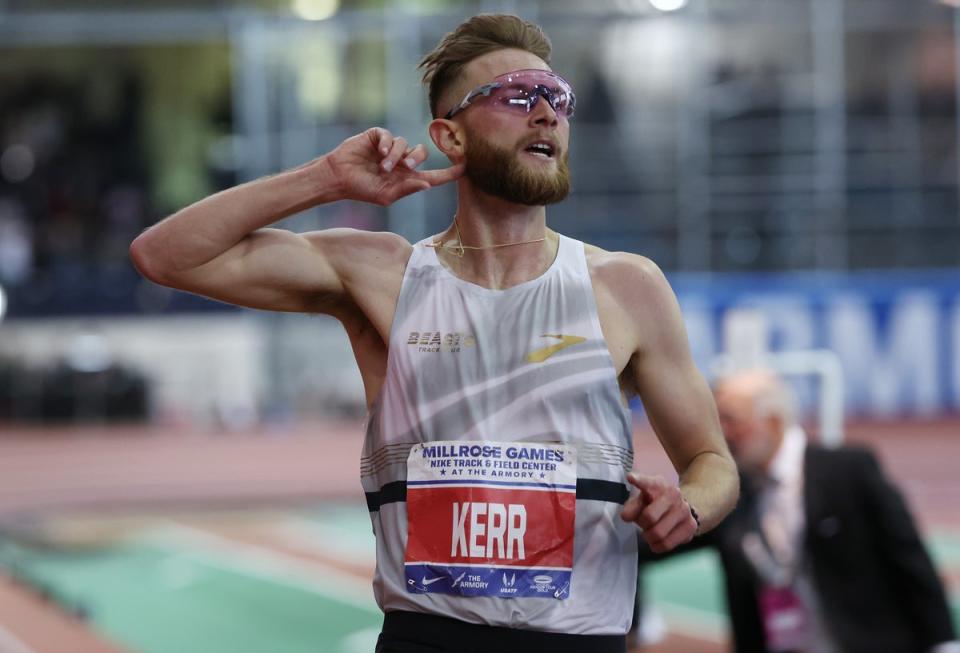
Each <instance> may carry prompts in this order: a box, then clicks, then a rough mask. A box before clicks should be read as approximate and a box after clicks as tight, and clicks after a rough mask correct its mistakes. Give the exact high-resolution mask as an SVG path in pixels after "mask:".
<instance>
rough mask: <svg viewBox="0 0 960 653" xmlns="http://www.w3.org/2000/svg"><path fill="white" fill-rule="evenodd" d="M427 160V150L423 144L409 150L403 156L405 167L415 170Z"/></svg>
mask: <svg viewBox="0 0 960 653" xmlns="http://www.w3.org/2000/svg"><path fill="white" fill-rule="evenodd" d="M426 160H427V148H426V147H424V146H423V144H422V143H421V144H420V145H417V146H416V147H415V148H413V149H408V150H407V151H406V152H405V153H404V155H403V165H404V166H406V167H407V168H409V169H411V170H413V169H414V168H416V167H417V166H418V165H420V164H421V163H423V162H424V161H426Z"/></svg>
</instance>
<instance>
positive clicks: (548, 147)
mask: <svg viewBox="0 0 960 653" xmlns="http://www.w3.org/2000/svg"><path fill="white" fill-rule="evenodd" d="M555 151H556V148H554V146H553V145H552V144H550V143H547V142H545V141H537V142H536V143H531V144H530V145H528V146H527V147H526V148H525V149H524V152H527V153H529V154H533V155H534V156H538V157H541V158H544V159H552V158H553V156H554V153H555Z"/></svg>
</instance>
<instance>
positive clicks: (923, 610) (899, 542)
mask: <svg viewBox="0 0 960 653" xmlns="http://www.w3.org/2000/svg"><path fill="white" fill-rule="evenodd" d="M715 397H716V401H717V408H718V410H719V413H720V421H721V426H722V428H723V435H724V437H725V438H726V440H727V443H728V444H729V446H730V450H731V452H732V453H733V456H734V458H735V459H736V461H737V465H738V466H739V468H740V472H741V487H742V488H743V492H742V495H741V499H740V502H739V504H738V506H737V508H736V509H735V510H734V512H733V513H732V514H731V515H730V517H728V518H727V520H726V521H724V523H723V524H721V526H720V527H719V528H717V529H716V530H714V531H713V532H711V533H709V534H707V535H706V536H704V537H703V538H699V539H697V540H695V541H694V542H692V543H690V544H689V545H687V546H686V547H683V548H682V549H677V550H676V551H678V552H680V551H686V550H690V549H693V548H699V547H702V546H713V547H715V548H716V549H717V551H718V552H719V554H720V560H721V562H722V565H723V568H724V572H725V575H726V593H727V605H728V608H729V611H730V618H731V621H732V626H733V638H734V643H735V650H736V651H737V652H738V653H763V652H770V653H774V652H784V651H796V652H803V653H876V652H879V651H883V652H884V653H923V652H932V653H948V652H950V653H956V652H957V651H960V644H958V643H957V642H956V641H953V640H954V638H955V633H954V630H953V625H952V623H951V617H950V612H949V607H948V605H947V599H946V596H945V592H944V589H943V586H942V584H941V582H940V579H939V578H938V576H937V573H936V570H935V569H934V567H933V564H932V562H931V560H930V557H929V556H928V554H927V552H926V550H925V548H924V545H923V542H922V541H921V539H920V535H919V533H918V532H917V528H916V525H915V524H914V521H913V518H912V517H911V515H910V512H909V511H908V509H907V506H906V505H905V503H904V500H903V497H902V496H901V494H900V492H899V491H898V490H897V489H896V488H895V487H894V486H893V484H892V483H891V482H890V480H889V479H888V478H887V477H886V476H885V475H884V473H883V471H882V470H881V468H880V466H879V464H878V462H877V460H876V458H875V457H874V455H873V454H872V453H870V452H869V451H866V450H864V449H862V448H854V447H846V448H842V449H827V448H824V447H821V446H817V445H814V444H810V443H809V442H808V441H807V438H806V435H805V434H804V431H803V429H802V428H801V427H800V426H799V425H798V424H797V422H796V420H795V416H794V412H795V411H794V401H793V397H792V395H791V393H790V391H789V389H788V388H787V386H786V385H785V384H784V383H783V381H782V380H781V379H780V378H778V377H777V376H776V375H775V374H773V373H771V372H769V371H762V370H752V371H744V372H739V373H736V374H733V375H731V376H729V377H726V378H724V379H722V380H721V381H720V382H719V383H718V384H717V385H716V388H715ZM657 558H658V556H657V555H656V554H654V553H652V552H651V551H649V550H648V549H645V548H643V547H641V560H642V561H644V562H650V561H653V560H655V559H657Z"/></svg>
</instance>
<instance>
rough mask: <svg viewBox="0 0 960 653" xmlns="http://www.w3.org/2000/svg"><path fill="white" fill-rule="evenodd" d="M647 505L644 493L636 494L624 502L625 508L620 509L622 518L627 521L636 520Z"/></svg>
mask: <svg viewBox="0 0 960 653" xmlns="http://www.w3.org/2000/svg"><path fill="white" fill-rule="evenodd" d="M646 505H647V503H646V501H645V500H644V498H643V495H642V494H635V495H633V496H632V497H630V498H629V499H627V500H626V502H625V503H624V504H623V508H622V509H621V510H620V518H621V519H622V520H623V521H625V522H636V521H637V517H639V516H640V513H641V512H643V509H644V508H645V507H646Z"/></svg>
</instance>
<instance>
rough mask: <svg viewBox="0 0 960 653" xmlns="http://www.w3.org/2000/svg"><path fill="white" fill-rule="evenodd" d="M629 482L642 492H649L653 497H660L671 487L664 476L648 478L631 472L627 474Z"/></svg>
mask: <svg viewBox="0 0 960 653" xmlns="http://www.w3.org/2000/svg"><path fill="white" fill-rule="evenodd" d="M627 480H628V481H629V482H630V485H632V486H633V487H635V488H637V489H638V490H640V491H642V492H648V493H649V494H650V495H651V496H659V495H660V494H662V493H663V491H664V490H665V489H666V488H667V487H669V486H668V484H667V481H666V480H665V479H664V478H663V477H662V476H648V475H646V474H638V473H636V472H630V473H629V474H627Z"/></svg>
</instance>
